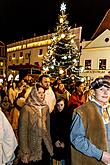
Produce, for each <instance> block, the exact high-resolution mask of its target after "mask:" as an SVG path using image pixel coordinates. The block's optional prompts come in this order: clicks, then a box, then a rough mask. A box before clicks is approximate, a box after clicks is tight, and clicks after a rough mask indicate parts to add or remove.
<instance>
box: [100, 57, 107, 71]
mask: <svg viewBox="0 0 110 165" xmlns="http://www.w3.org/2000/svg"><path fill="white" fill-rule="evenodd" d="M99 69H100V70H106V59H100V60H99Z"/></svg>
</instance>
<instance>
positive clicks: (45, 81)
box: [42, 77, 50, 89]
mask: <svg viewBox="0 0 110 165" xmlns="http://www.w3.org/2000/svg"><path fill="white" fill-rule="evenodd" d="M42 85H43V86H44V87H45V88H46V89H49V87H50V78H49V77H43V79H42Z"/></svg>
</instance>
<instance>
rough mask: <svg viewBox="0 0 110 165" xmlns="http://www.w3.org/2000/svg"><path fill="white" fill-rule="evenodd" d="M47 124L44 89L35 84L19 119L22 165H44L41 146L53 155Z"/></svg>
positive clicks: (47, 112) (47, 116) (47, 109)
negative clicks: (24, 164) (25, 164)
mask: <svg viewBox="0 0 110 165" xmlns="http://www.w3.org/2000/svg"><path fill="white" fill-rule="evenodd" d="M49 123H50V116H49V108H48V106H47V104H46V102H45V89H44V88H43V87H42V85H40V84H35V86H34V87H33V88H32V91H31V93H30V95H29V98H28V100H27V102H26V104H25V105H24V107H23V108H22V110H21V113H20V118H19V146H20V158H21V162H22V163H27V164H39V165H41V164H42V165H43V164H46V161H45V160H44V161H43V154H44V150H43V146H46V147H45V148H47V150H48V152H49V154H50V155H51V156H52V155H53V147H52V142H51V137H50V126H49ZM45 158H46V156H45Z"/></svg>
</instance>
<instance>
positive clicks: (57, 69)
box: [43, 3, 82, 81]
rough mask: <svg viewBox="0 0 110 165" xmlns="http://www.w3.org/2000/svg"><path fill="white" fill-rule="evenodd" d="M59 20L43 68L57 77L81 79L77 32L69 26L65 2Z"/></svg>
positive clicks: (65, 79) (66, 79)
mask: <svg viewBox="0 0 110 165" xmlns="http://www.w3.org/2000/svg"><path fill="white" fill-rule="evenodd" d="M58 20H59V21H58V23H57V26H56V29H55V32H54V33H53V35H52V42H51V45H50V46H49V47H48V54H47V56H45V57H44V61H43V70H44V71H45V72H47V73H48V74H50V76H52V77H54V78H56V79H57V78H60V79H61V80H64V81H68V80H69V81H70V80H72V81H74V79H75V78H79V79H80V77H79V72H80V71H81V69H82V67H80V66H79V59H80V51H79V49H78V47H77V46H76V44H75V41H74V38H75V34H73V33H72V31H71V27H70V26H69V21H68V20H67V14H66V4H64V3H62V4H61V8H60V15H59V16H58Z"/></svg>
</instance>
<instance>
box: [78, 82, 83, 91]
mask: <svg viewBox="0 0 110 165" xmlns="http://www.w3.org/2000/svg"><path fill="white" fill-rule="evenodd" d="M84 88H85V84H84V83H82V84H81V85H80V86H79V87H77V91H78V92H83V91H84Z"/></svg>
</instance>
